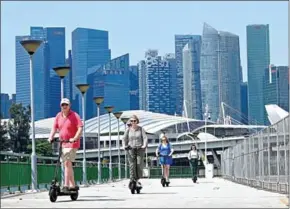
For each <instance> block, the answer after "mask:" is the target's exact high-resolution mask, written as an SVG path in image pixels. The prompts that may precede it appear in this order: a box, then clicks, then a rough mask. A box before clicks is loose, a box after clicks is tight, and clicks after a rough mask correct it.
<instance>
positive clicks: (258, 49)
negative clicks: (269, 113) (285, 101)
mask: <svg viewBox="0 0 290 209" xmlns="http://www.w3.org/2000/svg"><path fill="white" fill-rule="evenodd" d="M247 63H248V95H249V98H248V99H249V117H250V118H251V119H252V120H255V121H256V123H257V124H264V121H265V107H264V101H263V98H264V96H263V85H264V79H263V77H264V71H265V69H266V68H268V67H269V65H270V43H269V25H248V26H247Z"/></svg>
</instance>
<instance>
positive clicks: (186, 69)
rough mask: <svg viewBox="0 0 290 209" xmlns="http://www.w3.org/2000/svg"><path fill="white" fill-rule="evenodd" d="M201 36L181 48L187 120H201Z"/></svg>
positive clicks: (184, 104)
mask: <svg viewBox="0 0 290 209" xmlns="http://www.w3.org/2000/svg"><path fill="white" fill-rule="evenodd" d="M200 48H201V36H195V38H194V39H192V40H190V41H189V42H188V43H187V44H186V45H185V47H184V48H183V75H185V76H183V107H184V108H183V109H184V111H185V113H186V114H185V115H186V116H187V117H189V118H194V119H198V120H201V119H202V101H201V85H200Z"/></svg>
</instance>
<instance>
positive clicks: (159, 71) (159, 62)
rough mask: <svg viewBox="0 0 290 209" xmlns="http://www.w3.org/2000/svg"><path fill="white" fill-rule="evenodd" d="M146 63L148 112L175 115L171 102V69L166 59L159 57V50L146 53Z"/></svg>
mask: <svg viewBox="0 0 290 209" xmlns="http://www.w3.org/2000/svg"><path fill="white" fill-rule="evenodd" d="M145 63H146V77H147V82H146V89H147V94H146V110H148V111H151V112H157V113H165V114H173V113H172V112H171V101H170V67H169V63H168V61H167V60H166V59H164V58H163V59H162V58H161V56H158V51H157V50H148V51H146V53H145Z"/></svg>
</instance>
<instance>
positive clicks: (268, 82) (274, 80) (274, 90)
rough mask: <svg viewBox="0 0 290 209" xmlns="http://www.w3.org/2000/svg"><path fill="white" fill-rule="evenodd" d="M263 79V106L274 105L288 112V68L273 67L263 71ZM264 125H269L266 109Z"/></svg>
mask: <svg viewBox="0 0 290 209" xmlns="http://www.w3.org/2000/svg"><path fill="white" fill-rule="evenodd" d="M264 72H265V77H264V78H265V79H264V86H263V96H264V106H265V105H269V104H276V105H278V106H279V107H281V108H282V109H284V110H286V111H287V112H289V68H288V66H274V65H270V67H269V68H266V69H265V70H264ZM263 109H264V111H265V121H264V122H265V124H267V125H268V124H269V121H268V118H267V115H266V109H265V107H264V108H263Z"/></svg>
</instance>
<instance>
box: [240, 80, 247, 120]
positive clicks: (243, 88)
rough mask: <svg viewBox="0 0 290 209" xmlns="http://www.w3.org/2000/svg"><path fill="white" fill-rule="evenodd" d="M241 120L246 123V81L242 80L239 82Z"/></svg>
mask: <svg viewBox="0 0 290 209" xmlns="http://www.w3.org/2000/svg"><path fill="white" fill-rule="evenodd" d="M241 113H242V120H241V122H242V123H243V124H245V125H248V83H247V82H244V83H242V84H241Z"/></svg>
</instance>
